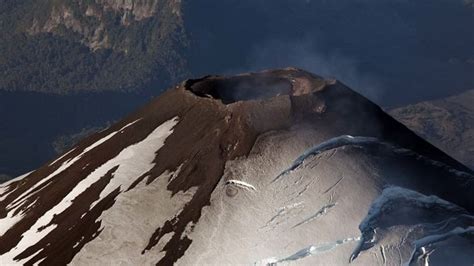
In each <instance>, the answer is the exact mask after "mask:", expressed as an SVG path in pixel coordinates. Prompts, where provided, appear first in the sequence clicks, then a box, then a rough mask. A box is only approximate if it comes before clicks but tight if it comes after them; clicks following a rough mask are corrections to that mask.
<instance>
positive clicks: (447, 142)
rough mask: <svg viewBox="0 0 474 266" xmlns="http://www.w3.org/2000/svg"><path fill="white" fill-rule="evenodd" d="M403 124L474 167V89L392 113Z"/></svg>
mask: <svg viewBox="0 0 474 266" xmlns="http://www.w3.org/2000/svg"><path fill="white" fill-rule="evenodd" d="M390 114H391V115H393V116H394V117H395V118H396V119H398V120H399V121H400V122H402V123H403V124H405V125H406V126H408V127H409V128H410V129H411V130H413V131H415V132H416V133H417V134H419V135H420V136H422V137H423V138H425V139H427V140H429V141H430V142H431V143H433V144H434V145H436V146H437V147H439V148H440V149H442V150H443V151H445V152H446V153H448V154H450V155H451V156H453V157H454V158H456V159H458V160H459V161H460V162H463V163H464V164H466V165H468V166H470V167H471V168H474V90H471V91H468V92H466V93H463V94H460V95H456V96H452V97H449V98H446V99H441V100H435V101H428V102H422V103H418V104H413V105H409V106H406V107H400V108H397V109H394V110H391V111H390Z"/></svg>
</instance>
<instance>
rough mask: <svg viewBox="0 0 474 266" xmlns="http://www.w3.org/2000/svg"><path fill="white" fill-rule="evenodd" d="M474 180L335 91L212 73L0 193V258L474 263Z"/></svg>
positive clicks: (287, 72)
mask: <svg viewBox="0 0 474 266" xmlns="http://www.w3.org/2000/svg"><path fill="white" fill-rule="evenodd" d="M350 135H354V136H355V137H353V136H350ZM341 136H342V137H341ZM285 169H286V170H285ZM472 180H473V176H472V173H471V172H470V170H469V169H468V168H466V167H465V166H463V165H462V164H460V163H458V162H457V161H455V160H454V159H452V158H450V157H449V156H447V155H446V154H445V153H443V152H441V151H440V150H438V149H437V148H435V147H434V146H432V145H431V144H429V143H428V142H426V141H424V140H423V139H421V138H420V137H418V136H417V135H415V134H414V133H412V132H411V131H410V130H408V129H407V128H406V127H404V126H403V125H402V124H400V123H399V122H397V121H396V120H394V119H393V118H391V117H390V116H389V115H387V114H386V113H384V112H383V111H382V110H381V109H380V108H379V107H378V106H376V105H375V104H373V103H371V102H370V101H368V100H367V99H365V98H364V97H362V96H360V95H359V94H357V93H355V92H353V91H352V90H350V89H349V88H348V87H346V86H345V85H344V84H342V83H340V82H338V81H335V80H326V79H324V78H321V77H319V76H316V75H313V74H310V73H308V72H305V71H302V70H298V69H294V68H288V69H282V70H273V71H265V72H260V73H251V74H243V75H238V76H234V77H218V76H209V77H205V78H202V79H196V80H188V81H186V82H183V83H182V84H181V85H179V86H177V87H175V88H173V89H170V90H168V91H167V92H165V93H164V94H163V95H162V96H160V97H158V98H156V99H154V100H153V101H151V102H150V103H149V104H147V105H145V106H144V107H142V108H141V109H139V110H138V111H136V112H135V113H133V114H131V115H129V116H128V117H126V118H125V119H123V120H122V121H120V122H118V123H117V124H115V125H113V126H111V127H110V128H108V129H106V130H104V131H102V132H99V133H97V134H94V135H92V136H90V137H88V138H86V139H84V140H83V141H81V142H80V143H79V144H78V145H77V146H75V147H74V148H73V149H71V150H70V151H68V152H66V153H65V154H64V155H63V156H61V157H60V158H58V159H57V160H55V161H52V162H50V163H49V164H46V165H44V166H43V167H41V168H39V169H37V170H35V171H33V172H31V173H28V174H26V175H24V176H21V177H18V178H16V179H14V180H12V181H10V182H8V183H5V184H3V185H1V186H0V225H1V226H0V261H1V262H2V263H13V262H16V263H26V264H33V263H37V262H41V263H43V264H48V265H49V264H66V263H71V264H78V265H86V264H103V263H113V264H120V263H124V264H135V265H137V264H138V265H142V264H157V265H171V264H173V263H179V264H184V265H188V264H197V265H202V264H220V265H222V264H234V263H241V264H242V263H243V264H251V263H256V264H266V263H279V262H288V261H294V260H299V259H302V260H303V259H304V262H305V263H310V264H314V263H318V262H319V263H321V262H324V263H325V264H339V265H340V264H346V263H348V262H349V259H351V260H353V261H354V262H355V263H361V264H365V265H367V264H381V263H384V262H387V260H388V261H389V262H397V263H398V262H399V261H407V262H409V261H415V262H417V261H419V262H421V261H423V258H425V257H426V258H427V257H429V256H431V258H432V259H433V260H434V259H436V261H438V262H440V263H443V262H444V263H446V262H447V261H448V259H449V256H448V255H447V254H445V253H443V252H438V251H437V250H434V249H433V248H434V247H437V246H441V245H448V246H449V245H452V246H453V250H454V251H453V252H457V253H459V254H460V255H459V256H458V257H459V258H460V259H461V260H462V261H463V262H468V263H472V262H473V260H472V259H473V258H472V256H471V255H470V253H469V252H466V250H469V249H472V243H471V244H470V243H469V241H470V236H469V234H470V232H471V231H472V226H471V225H472V222H473V220H472V216H469V215H470V214H471V213H472V212H473V211H474V199H473V196H472V195H474V183H473V182H472ZM394 208H395V209H394ZM440 210H442V211H440ZM402 214H403V215H402ZM393 217H395V218H393ZM387 219H388V221H387ZM435 236H444V237H443V238H442V239H441V240H439V241H438V242H439V244H438V243H437V244H433V242H434V241H432V238H433V237H435ZM371 239H374V241H371ZM448 240H449V241H448ZM393 246H394V247H396V248H390V247H393ZM366 250H369V251H370V252H365V251H366ZM373 250H375V252H379V253H380V252H381V255H380V256H373V255H372V251H373ZM441 250H442V249H441ZM323 251H326V252H323ZM420 252H421V253H420ZM377 254H378V253H377ZM420 254H421V255H423V256H424V257H423V256H418V255H420Z"/></svg>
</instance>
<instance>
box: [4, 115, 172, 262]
mask: <svg viewBox="0 0 474 266" xmlns="http://www.w3.org/2000/svg"><path fill="white" fill-rule="evenodd" d="M177 123H178V118H177V117H175V118H173V119H171V120H169V121H166V122H164V123H163V124H162V125H160V126H159V127H157V128H156V129H155V130H154V131H153V132H152V133H150V134H149V135H148V136H147V137H146V138H145V139H144V140H142V141H141V142H139V143H136V144H134V145H131V146H129V147H127V148H125V149H123V150H122V152H120V153H119V154H118V155H117V156H116V157H115V158H113V159H111V160H109V161H108V162H106V163H105V164H103V165H102V166H100V167H99V168H97V169H96V170H95V171H94V172H92V173H91V174H90V175H89V176H88V177H86V178H85V179H83V180H81V182H79V183H78V184H77V185H76V187H74V189H73V190H72V191H71V192H70V193H69V194H68V195H66V196H65V197H64V198H63V199H62V200H61V202H59V203H58V204H57V205H56V206H54V207H53V208H51V209H50V210H48V211H47V212H46V213H45V214H44V215H43V216H41V217H40V218H39V219H38V220H37V221H36V222H35V224H34V225H33V226H32V227H31V228H30V229H29V230H28V231H26V232H25V233H23V236H22V239H21V241H20V242H19V243H18V244H17V246H16V247H15V248H13V249H12V250H10V251H9V252H7V253H5V254H3V255H1V256H0V261H2V262H7V261H11V262H12V263H13V262H14V259H13V258H14V257H16V256H17V255H18V254H20V253H21V252H22V251H24V250H26V249H27V248H28V247H30V246H33V245H34V244H36V243H37V242H38V241H40V240H41V239H42V238H44V237H45V236H46V235H47V234H48V233H50V232H51V231H53V230H54V229H55V228H56V227H57V225H55V224H51V225H49V226H47V225H48V224H49V223H50V222H51V221H52V219H53V218H54V216H55V215H57V214H60V213H62V212H63V211H64V210H66V209H67V208H69V206H71V204H72V202H73V200H74V199H75V198H76V197H77V196H79V195H80V194H82V193H83V192H84V191H85V190H86V189H87V188H89V187H90V186H91V185H92V184H94V183H95V182H97V181H98V180H99V179H100V178H101V177H102V176H104V175H105V174H106V173H107V172H108V171H109V170H110V169H112V168H113V167H115V166H117V165H119V168H118V169H117V171H116V172H115V175H114V178H112V180H111V181H110V182H109V184H108V186H107V187H106V188H105V189H104V190H103V191H102V193H101V194H100V199H102V198H104V197H105V196H107V195H108V193H110V192H111V191H113V190H114V189H115V188H117V187H121V185H123V184H124V183H131V182H133V180H134V177H138V176H140V175H141V174H143V173H145V172H147V171H149V170H150V169H151V168H152V167H153V164H152V162H153V159H154V158H155V152H156V151H157V150H158V149H159V148H161V147H162V146H163V144H164V141H165V140H166V138H167V137H168V136H169V135H171V133H172V132H173V127H174V126H175V125H176V124H177ZM78 157H79V156H78ZM76 158H77V157H76ZM71 161H76V160H74V159H73V160H71ZM71 164H72V163H71V162H69V163H66V165H67V167H69V165H71ZM62 167H65V166H64V164H63V166H62ZM60 168H61V167H60ZM124 168H125V169H124ZM56 172H57V171H56ZM53 174H54V173H53ZM53 174H52V175H53ZM42 181H43V180H42ZM39 183H40V182H39ZM122 189H123V187H122ZM100 199H99V200H100ZM99 200H98V201H99ZM98 201H96V202H98ZM93 205H94V204H93ZM16 222H18V221H16ZM45 226H47V227H45ZM40 228H41V229H42V230H40Z"/></svg>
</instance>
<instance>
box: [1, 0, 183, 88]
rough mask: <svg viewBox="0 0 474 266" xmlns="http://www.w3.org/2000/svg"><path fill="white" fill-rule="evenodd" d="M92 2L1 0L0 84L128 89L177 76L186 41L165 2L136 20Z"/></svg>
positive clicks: (121, 9)
mask: <svg viewBox="0 0 474 266" xmlns="http://www.w3.org/2000/svg"><path fill="white" fill-rule="evenodd" d="M43 2H46V3H43ZM96 2H97V3H96ZM96 2H94V1H91V0H83V1H71V0H66V1H57V0H48V1H41V3H40V2H38V1H33V0H27V1H11V0H6V1H4V2H3V3H2V7H1V8H0V9H1V10H0V30H1V32H2V42H0V89H3V90H31V91H42V92H55V93H65V92H71V91H83V90H120V91H129V90H137V89H141V88H144V87H148V86H150V85H153V84H159V85H161V86H164V85H168V84H169V83H170V82H172V81H176V80H178V79H181V78H182V77H183V74H185V70H184V69H185V67H184V65H185V64H186V62H185V60H184V59H183V56H182V54H183V53H184V51H185V48H186V45H187V42H186V36H185V33H184V30H183V29H182V27H181V24H180V23H181V22H180V17H179V16H177V15H176V14H174V13H173V10H171V9H172V7H169V4H170V3H168V2H171V1H155V2H156V3H155V5H158V6H159V7H161V8H160V9H157V10H159V11H156V12H160V14H159V15H156V16H149V17H144V18H140V20H137V19H136V18H135V17H134V14H133V10H128V9H127V7H126V6H125V7H114V6H112V7H109V6H107V2H106V1H105V2H99V1H96ZM98 3H100V4H98ZM174 8H176V7H174ZM91 10H92V11H91ZM88 12H89V13H91V14H89V13H88ZM94 12H95V13H94ZM161 86H160V87H161Z"/></svg>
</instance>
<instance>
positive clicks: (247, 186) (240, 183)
mask: <svg viewBox="0 0 474 266" xmlns="http://www.w3.org/2000/svg"><path fill="white" fill-rule="evenodd" d="M225 184H226V185H235V186H237V187H240V188H243V189H246V190H253V191H256V190H257V189H256V188H255V187H254V186H252V185H251V184H249V183H247V182H244V181H241V180H235V179H231V180H227V181H226V182H225Z"/></svg>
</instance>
